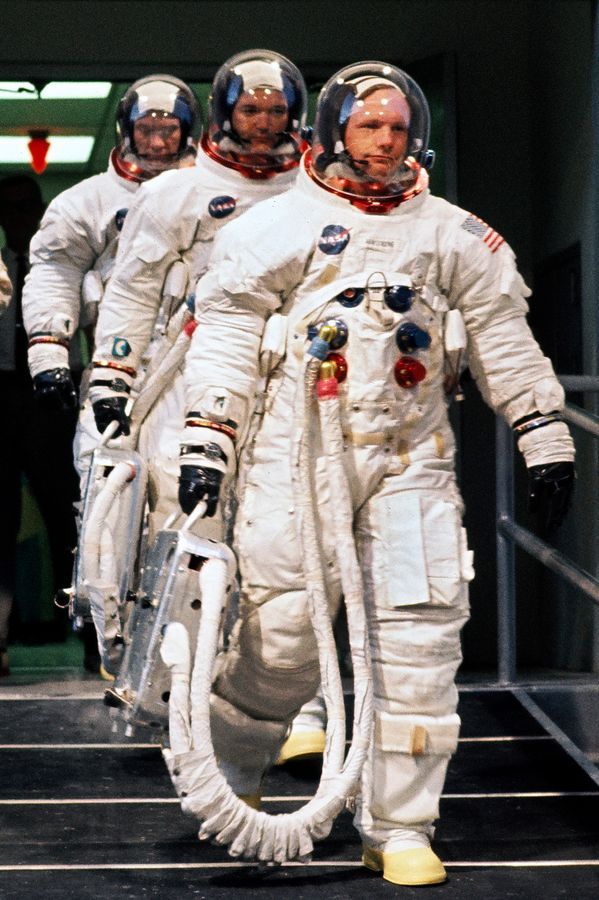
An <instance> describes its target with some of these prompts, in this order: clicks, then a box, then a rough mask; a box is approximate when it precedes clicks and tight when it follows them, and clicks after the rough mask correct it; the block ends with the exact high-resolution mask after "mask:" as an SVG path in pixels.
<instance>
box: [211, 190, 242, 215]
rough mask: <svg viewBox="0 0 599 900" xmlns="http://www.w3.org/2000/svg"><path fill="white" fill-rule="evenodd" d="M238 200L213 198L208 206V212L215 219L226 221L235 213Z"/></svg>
mask: <svg viewBox="0 0 599 900" xmlns="http://www.w3.org/2000/svg"><path fill="white" fill-rule="evenodd" d="M236 206H237V200H236V199H235V198H234V197H226V196H223V197H213V198H212V200H211V201H210V203H209V204H208V212H209V214H210V215H211V216H212V218H213V219H226V217H227V216H230V215H231V213H232V212H235V207H236Z"/></svg>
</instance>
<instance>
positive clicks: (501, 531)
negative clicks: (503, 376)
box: [495, 375, 599, 685]
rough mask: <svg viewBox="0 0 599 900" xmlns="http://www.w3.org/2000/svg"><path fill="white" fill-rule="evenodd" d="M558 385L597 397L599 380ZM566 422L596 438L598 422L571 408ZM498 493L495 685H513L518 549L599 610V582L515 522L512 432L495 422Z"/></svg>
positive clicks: (578, 378)
mask: <svg viewBox="0 0 599 900" xmlns="http://www.w3.org/2000/svg"><path fill="white" fill-rule="evenodd" d="M559 380H560V382H561V383H562V385H563V387H564V388H565V389H566V390H567V391H581V392H583V393H586V392H591V391H598V392H599V376H591V375H563V376H559ZM564 418H565V419H567V420H568V421H569V422H572V424H573V425H576V426H577V427H579V428H582V429H583V430H584V431H586V432H587V433H588V434H591V435H593V436H594V437H599V417H597V416H595V415H593V414H592V413H590V412H587V411H586V410H583V409H579V408H578V407H576V406H572V405H570V404H567V405H566V409H565V411H564ZM495 483H496V491H497V654H498V665H497V669H498V680H499V683H500V684H501V685H510V684H514V682H515V681H516V676H517V666H516V553H515V550H516V545H517V546H519V547H520V548H521V549H522V550H524V551H525V552H526V553H528V554H529V555H530V556H533V557H534V558H535V559H537V560H538V561H539V562H541V563H542V564H543V565H544V566H545V567H546V568H548V569H550V570H551V571H552V572H556V573H557V574H558V575H560V576H561V577H562V578H564V579H565V580H566V581H568V582H569V583H570V584H572V585H574V586H575V587H577V588H579V589H580V590H581V591H582V593H583V595H584V596H586V597H588V598H589V599H590V600H591V601H592V602H594V603H596V604H598V605H599V581H598V580H597V579H596V578H595V577H594V576H593V575H591V574H590V573H589V572H586V571H585V570H584V569H582V568H581V567H580V566H578V565H576V563H573V562H572V561H571V560H569V559H568V558H567V557H566V556H564V554H562V553H560V552H559V551H558V550H556V549H555V548H554V547H552V546H551V545H550V544H547V543H546V542H545V541H543V540H541V538H539V537H537V536H536V535H535V534H533V533H532V532H531V531H529V530H528V529H527V528H524V527H523V526H521V525H518V524H517V522H516V521H515V517H514V439H513V434H512V430H511V428H509V426H508V425H507V424H506V423H505V422H504V421H503V419H500V418H499V417H497V423H496V466H495Z"/></svg>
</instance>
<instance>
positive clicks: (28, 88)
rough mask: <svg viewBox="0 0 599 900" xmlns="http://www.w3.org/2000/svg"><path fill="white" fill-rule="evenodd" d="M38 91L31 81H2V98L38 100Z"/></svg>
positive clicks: (0, 94) (0, 85)
mask: <svg viewBox="0 0 599 900" xmlns="http://www.w3.org/2000/svg"><path fill="white" fill-rule="evenodd" d="M36 99H37V91H36V89H35V87H34V86H33V85H32V84H31V83H30V82H29V81H0V100H36Z"/></svg>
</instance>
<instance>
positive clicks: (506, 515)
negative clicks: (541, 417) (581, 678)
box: [495, 416, 516, 685]
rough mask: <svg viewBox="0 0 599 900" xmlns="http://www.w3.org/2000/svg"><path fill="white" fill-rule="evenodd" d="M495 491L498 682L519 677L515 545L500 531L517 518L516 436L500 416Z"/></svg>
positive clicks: (497, 432) (508, 681)
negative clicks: (505, 524)
mask: <svg viewBox="0 0 599 900" xmlns="http://www.w3.org/2000/svg"><path fill="white" fill-rule="evenodd" d="M495 449H496V460H495V491H496V498H497V499H496V503H497V674H498V680H499V683H500V684H502V685H507V684H511V683H513V682H514V681H515V680H516V561H515V560H516V548H515V545H514V542H513V541H512V540H511V539H510V538H509V537H506V536H505V535H504V534H503V533H502V531H501V527H500V526H501V522H502V521H505V520H506V519H507V520H508V521H511V522H513V521H514V439H513V436H512V432H511V429H510V428H509V426H508V425H506V423H505V422H504V421H503V419H502V418H501V417H500V416H497V418H496V437H495Z"/></svg>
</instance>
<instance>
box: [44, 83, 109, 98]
mask: <svg viewBox="0 0 599 900" xmlns="http://www.w3.org/2000/svg"><path fill="white" fill-rule="evenodd" d="M111 88H112V82H110V81H51V82H50V84H47V85H46V87H45V88H42V91H41V97H42V99H43V100H102V99H104V97H108V95H109V93H110V89H111Z"/></svg>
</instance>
